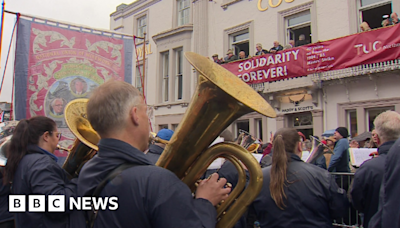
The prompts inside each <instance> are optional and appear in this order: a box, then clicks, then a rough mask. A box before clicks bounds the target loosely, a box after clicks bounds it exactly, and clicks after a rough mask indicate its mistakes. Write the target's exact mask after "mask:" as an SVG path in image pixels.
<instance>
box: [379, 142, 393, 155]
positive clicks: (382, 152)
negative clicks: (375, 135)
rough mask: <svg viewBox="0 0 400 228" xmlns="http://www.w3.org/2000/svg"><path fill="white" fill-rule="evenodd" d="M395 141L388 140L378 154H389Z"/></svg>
mask: <svg viewBox="0 0 400 228" xmlns="http://www.w3.org/2000/svg"><path fill="white" fill-rule="evenodd" d="M394 142H395V141H387V142H385V143H383V144H382V145H381V146H380V147H379V148H378V154H379V155H381V154H387V153H388V152H389V150H390V148H391V147H392V146H393V144H394Z"/></svg>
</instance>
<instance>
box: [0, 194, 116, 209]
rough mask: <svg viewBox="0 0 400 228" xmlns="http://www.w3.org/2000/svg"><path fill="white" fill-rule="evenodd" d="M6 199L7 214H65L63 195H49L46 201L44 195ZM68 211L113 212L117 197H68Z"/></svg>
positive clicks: (18, 196)
mask: <svg viewBox="0 0 400 228" xmlns="http://www.w3.org/2000/svg"><path fill="white" fill-rule="evenodd" d="M8 199H9V203H8V211H9V212H26V211H29V212H65V209H66V205H65V196H64V195H49V196H47V201H46V196H45V195H28V196H25V195H9V198H8ZM27 200H28V201H27ZM46 205H47V207H46ZM68 209H69V210H71V211H72V210H83V211H90V210H92V209H94V210H96V211H99V210H103V211H104V210H110V211H115V210H117V209H118V197H115V196H113V197H99V198H96V197H76V198H75V197H70V198H69V205H68Z"/></svg>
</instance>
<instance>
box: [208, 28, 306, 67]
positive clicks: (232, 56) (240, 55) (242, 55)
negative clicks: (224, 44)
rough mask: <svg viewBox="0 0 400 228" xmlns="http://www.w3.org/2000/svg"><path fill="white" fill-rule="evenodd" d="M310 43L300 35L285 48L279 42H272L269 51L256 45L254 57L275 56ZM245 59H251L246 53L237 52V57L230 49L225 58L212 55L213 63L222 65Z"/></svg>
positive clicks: (258, 44)
mask: <svg viewBox="0 0 400 228" xmlns="http://www.w3.org/2000/svg"><path fill="white" fill-rule="evenodd" d="M309 43H310V41H309V40H306V36H305V35H304V34H301V35H300V36H299V40H298V41H296V42H295V41H294V40H289V42H288V44H286V45H285V46H282V45H281V44H280V43H279V41H274V42H273V46H272V47H271V48H270V49H269V50H266V49H263V47H262V44H261V43H257V44H256V52H255V56H257V55H264V54H269V53H272V54H275V53H277V52H279V51H282V50H285V49H290V48H294V47H299V46H303V45H306V44H309ZM247 58H251V56H250V55H249V53H246V52H245V51H243V50H242V51H239V53H238V55H235V54H234V53H233V50H232V49H229V50H228V51H227V52H226V56H225V57H224V58H219V57H218V54H214V55H212V59H213V61H214V62H215V63H218V64H224V63H229V62H233V61H236V60H241V59H247Z"/></svg>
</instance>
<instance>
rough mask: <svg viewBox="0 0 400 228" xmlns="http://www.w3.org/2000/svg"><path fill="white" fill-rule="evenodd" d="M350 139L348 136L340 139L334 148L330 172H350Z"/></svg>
mask: <svg viewBox="0 0 400 228" xmlns="http://www.w3.org/2000/svg"><path fill="white" fill-rule="evenodd" d="M349 161H350V156H349V140H347V139H346V138H342V139H339V141H337V142H336V145H335V148H334V149H333V155H332V157H331V161H330V162H329V167H328V171H329V172H345V173H349V172H350V167H349Z"/></svg>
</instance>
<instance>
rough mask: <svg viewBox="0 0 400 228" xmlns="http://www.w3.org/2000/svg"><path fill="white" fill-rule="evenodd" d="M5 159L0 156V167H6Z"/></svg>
mask: <svg viewBox="0 0 400 228" xmlns="http://www.w3.org/2000/svg"><path fill="white" fill-rule="evenodd" d="M6 164H7V158H5V157H3V156H0V166H6Z"/></svg>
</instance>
